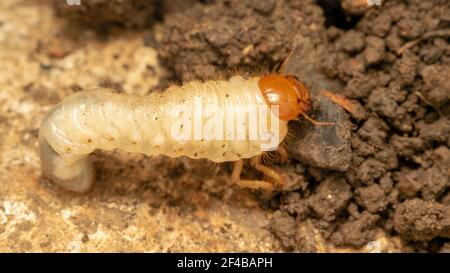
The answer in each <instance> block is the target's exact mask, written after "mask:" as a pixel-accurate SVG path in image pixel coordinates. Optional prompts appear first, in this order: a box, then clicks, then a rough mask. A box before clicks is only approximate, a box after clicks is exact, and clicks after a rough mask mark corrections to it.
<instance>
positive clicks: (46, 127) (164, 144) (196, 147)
mask: <svg viewBox="0 0 450 273" xmlns="http://www.w3.org/2000/svg"><path fill="white" fill-rule="evenodd" d="M194 98H200V101H201V104H200V105H199V104H198V103H197V104H196V103H194V102H193V100H194ZM210 105H213V106H217V107H218V109H222V110H223V112H224V113H225V112H228V110H230V109H232V110H231V112H233V111H234V112H235V113H240V112H244V108H245V109H248V107H249V106H257V107H258V108H260V109H261V108H263V109H266V110H267V111H266V113H267V114H266V115H265V116H264V118H265V119H267V123H268V124H270V123H272V125H273V124H274V120H275V121H276V122H277V124H276V125H277V126H270V129H269V133H270V135H271V136H273V135H275V133H276V135H277V136H278V139H276V141H275V142H274V143H273V140H274V139H269V140H267V139H266V140H261V139H254V138H251V137H250V136H251V135H254V134H253V131H252V130H253V129H252V128H255V127H254V126H252V125H253V124H249V122H248V121H247V123H245V121H244V123H243V124H241V125H243V126H241V127H240V128H241V129H240V131H239V132H238V133H241V136H242V135H243V136H244V138H243V139H233V138H226V137H225V138H220V139H217V138H216V139H211V138H206V137H203V138H191V139H182V140H180V139H179V138H176V137H174V135H173V128H174V124H178V125H179V126H180V127H181V128H180V129H182V127H183V126H186V127H188V126H190V125H191V124H192V123H194V122H195V121H194V120H195V119H196V118H197V117H196V116H195V115H194V116H192V119H188V120H187V121H184V122H181V123H180V122H179V120H180V117H177V116H175V115H173V112H174V110H175V111H178V109H185V110H186V109H187V110H190V111H191V112H192V113H195V112H196V109H192V108H193V107H197V108H198V107H200V108H203V107H206V106H210ZM272 106H277V109H279V111H278V112H277V113H274V112H273V107H272ZM308 108H309V97H308V91H307V90H306V89H305V87H304V86H303V85H302V84H301V83H300V82H299V81H297V80H296V79H295V78H294V77H292V76H281V75H274V74H272V75H267V76H262V77H253V78H250V79H244V78H242V77H240V76H234V77H232V78H231V79H229V80H228V81H223V80H219V81H206V82H199V81H193V82H189V83H187V84H184V85H182V86H172V87H170V88H168V89H167V90H166V91H165V92H153V93H151V94H149V95H147V96H144V97H138V96H132V95H125V94H117V93H114V92H112V91H111V90H108V89H97V90H93V91H85V92H79V93H76V94H73V95H71V96H69V97H68V98H66V99H65V100H64V101H63V102H61V103H60V104H58V105H57V106H56V107H55V108H54V109H53V110H52V111H51V112H50V113H48V114H47V115H46V117H45V118H44V120H43V121H42V123H41V127H40V130H39V145H40V156H41V161H42V168H43V172H44V174H45V175H47V176H49V177H50V178H51V179H52V180H53V181H54V182H56V183H58V184H59V185H60V186H62V187H64V188H65V189H68V190H72V191H78V192H82V191H86V190H88V189H89V188H90V187H91V185H92V183H93V181H94V169H93V166H92V163H91V162H90V159H89V154H90V153H92V152H93V151H94V150H95V149H104V150H111V149H116V148H118V149H122V150H125V151H129V152H140V153H145V154H147V155H159V154H163V155H167V156H171V157H179V156H183V155H184V156H188V157H191V158H194V159H195V158H207V159H209V160H211V161H214V162H224V161H236V160H240V159H244V158H252V157H254V156H258V155H260V154H261V153H262V152H263V150H262V149H261V147H262V145H264V143H266V144H267V141H269V143H271V141H272V143H273V144H272V146H273V147H272V148H276V147H277V146H278V144H279V143H280V142H281V141H283V139H284V137H285V136H286V133H287V122H288V121H289V120H292V119H296V118H297V117H298V115H299V114H301V113H303V112H305V111H307V110H308ZM217 114H222V113H217ZM226 116H227V115H222V116H221V117H224V118H223V119H225V117H226ZM237 116H238V115H234V116H233V117H235V118H234V119H236V120H232V123H235V124H236V123H240V122H242V120H237ZM274 117H275V118H274ZM213 118H214V117H213V116H211V117H209V118H208V117H207V118H201V123H207V122H209V121H211V120H210V119H213ZM221 119H222V118H221ZM224 121H225V120H224ZM191 122H192V123H191ZM225 122H227V121H225ZM228 122H229V120H228ZM178 125H177V126H178ZM272 128H276V132H274V131H273V129H272ZM270 130H272V131H270Z"/></svg>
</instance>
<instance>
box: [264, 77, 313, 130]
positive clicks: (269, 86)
mask: <svg viewBox="0 0 450 273" xmlns="http://www.w3.org/2000/svg"><path fill="white" fill-rule="evenodd" d="M258 86H259V89H260V90H261V93H262V94H263V96H264V99H265V100H266V102H267V104H268V105H269V107H270V106H272V105H278V106H279V116H278V118H279V119H281V120H285V121H289V120H293V119H296V118H297V117H298V115H299V114H301V113H306V112H307V111H308V110H309V107H310V104H309V91H308V89H307V88H306V87H305V85H304V84H303V83H301V82H300V81H298V80H297V79H296V78H295V77H294V76H282V75H276V74H271V75H267V76H263V77H261V78H260V79H259V81H258Z"/></svg>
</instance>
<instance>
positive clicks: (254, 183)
mask: <svg viewBox="0 0 450 273" xmlns="http://www.w3.org/2000/svg"><path fill="white" fill-rule="evenodd" d="M243 167H244V161H242V160H239V161H236V162H235V163H234V170H233V173H232V174H231V181H233V183H236V184H237V185H239V186H240V187H242V188H250V189H266V190H269V191H272V190H273V185H272V184H271V183H268V182H266V181H262V180H242V179H241V172H242V169H243Z"/></svg>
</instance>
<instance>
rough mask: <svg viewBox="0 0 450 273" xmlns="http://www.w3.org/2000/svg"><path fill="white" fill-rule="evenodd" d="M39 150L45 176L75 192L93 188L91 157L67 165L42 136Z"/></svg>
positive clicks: (93, 173)
mask: <svg viewBox="0 0 450 273" xmlns="http://www.w3.org/2000/svg"><path fill="white" fill-rule="evenodd" d="M39 149H40V157H41V164H42V173H43V175H44V176H46V177H48V178H50V180H52V181H53V182H55V183H56V184H57V185H59V186H61V187H62V188H64V189H66V190H69V191H73V192H79V193H82V192H86V191H88V190H89V189H90V188H91V187H92V185H93V183H94V179H95V171H94V167H93V164H92V162H91V160H90V159H89V157H84V158H82V159H80V160H78V161H76V162H74V163H72V164H67V163H66V162H65V161H64V160H63V158H62V157H61V156H60V155H59V154H58V153H56V152H55V151H54V150H53V148H52V147H51V146H50V145H49V144H48V142H47V141H46V140H45V138H44V137H42V136H39Z"/></svg>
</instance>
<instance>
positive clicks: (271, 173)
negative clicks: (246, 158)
mask: <svg viewBox="0 0 450 273" xmlns="http://www.w3.org/2000/svg"><path fill="white" fill-rule="evenodd" d="M260 160H261V157H260V156H255V157H252V158H251V159H250V165H252V166H253V167H254V168H255V169H257V170H258V171H260V172H262V173H263V174H264V175H265V176H267V177H270V178H271V179H272V180H273V181H274V182H275V183H276V184H278V185H280V186H283V185H285V184H286V181H285V180H284V178H283V177H282V176H281V175H280V174H279V173H278V172H277V171H275V170H274V169H271V168H269V167H267V166H264V165H262V164H261V162H260Z"/></svg>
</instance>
